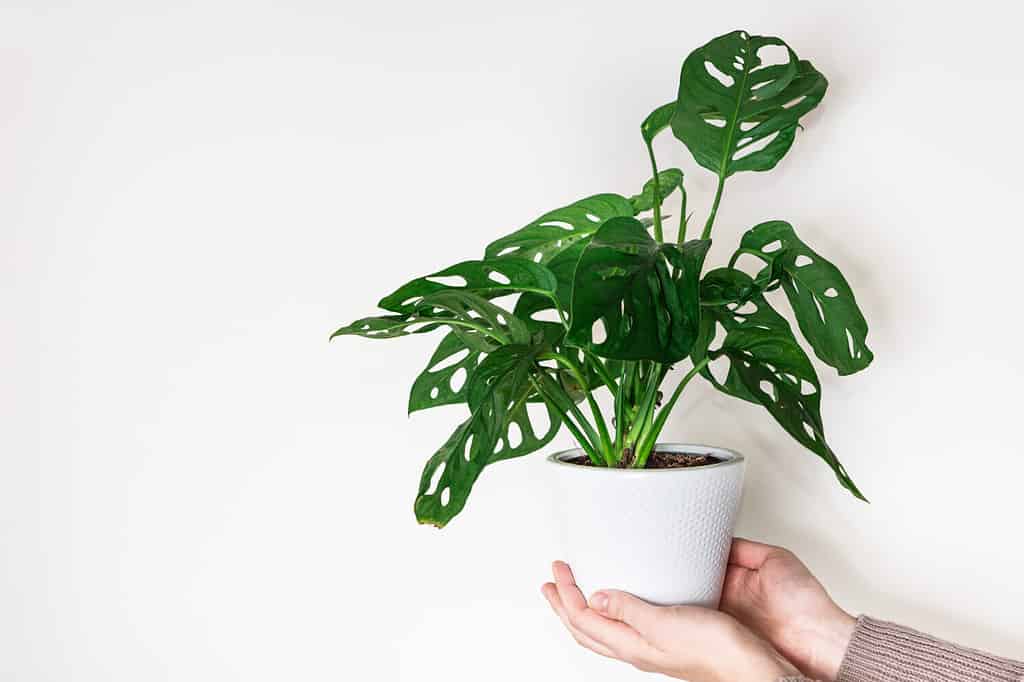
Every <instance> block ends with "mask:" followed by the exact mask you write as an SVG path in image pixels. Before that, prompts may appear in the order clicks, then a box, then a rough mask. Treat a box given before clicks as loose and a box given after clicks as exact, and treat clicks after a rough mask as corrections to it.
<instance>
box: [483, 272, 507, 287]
mask: <svg viewBox="0 0 1024 682" xmlns="http://www.w3.org/2000/svg"><path fill="white" fill-rule="evenodd" d="M487 279H489V280H491V281H492V282H497V283H498V284H511V283H512V280H510V279H509V278H508V277H507V276H505V275H504V274H503V273H501V272H498V271H497V270H491V271H490V272H489V273H487Z"/></svg>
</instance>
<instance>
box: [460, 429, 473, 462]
mask: <svg viewBox="0 0 1024 682" xmlns="http://www.w3.org/2000/svg"><path fill="white" fill-rule="evenodd" d="M462 457H463V459H465V460H466V461H467V462H468V461H470V460H471V459H473V436H472V435H470V437H469V438H467V439H466V449H465V450H464V451H463V453H462Z"/></svg>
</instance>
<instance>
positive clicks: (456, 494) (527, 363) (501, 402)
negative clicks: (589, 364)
mask: <svg viewBox="0 0 1024 682" xmlns="http://www.w3.org/2000/svg"><path fill="white" fill-rule="evenodd" d="M543 348H544V346H542V345H537V344H534V345H525V344H514V345H508V346H502V347H501V348H498V349H497V350H496V351H494V352H493V353H491V354H490V355H488V356H487V358H485V359H484V361H483V362H482V363H480V365H479V367H477V369H476V372H474V374H473V376H472V377H471V379H470V384H469V386H468V389H467V391H468V402H469V407H470V417H469V419H468V420H466V421H465V422H463V423H462V424H461V425H459V427H458V428H457V429H456V430H455V433H453V434H452V435H451V437H450V438H449V439H448V441H447V442H445V444H444V445H442V446H441V448H440V449H439V450H438V451H437V452H436V453H434V455H433V456H432V457H431V458H430V459H429V460H428V461H427V464H426V466H425V467H424V469H423V474H422V476H421V477H420V486H419V492H418V494H417V496H416V502H415V504H414V510H415V512H416V518H417V519H418V520H419V522H420V523H429V524H432V525H435V526H437V527H442V526H444V525H445V524H447V523H448V522H449V521H451V519H452V518H453V517H455V515H456V514H458V513H459V512H460V511H462V508H463V507H464V506H465V505H466V499H467V498H468V497H469V493H470V491H471V490H472V488H473V484H474V483H475V482H476V479H477V478H478V477H479V476H480V472H481V471H483V469H484V467H486V466H487V465H489V464H493V463H494V462H498V461H501V460H503V459H510V458H513V457H521V456H523V455H526V454H529V453H531V452H534V451H536V450H537V449H539V448H541V447H543V446H544V445H546V444H547V443H549V442H550V441H551V439H552V438H554V437H555V434H556V433H557V432H558V429H559V427H560V426H561V421H560V419H559V417H558V414H557V412H555V411H554V410H552V409H550V408H546V409H547V418H548V425H547V427H546V428H544V429H539V428H537V426H536V425H535V424H534V423H533V421H532V420H531V418H530V415H529V413H528V411H527V405H528V403H529V397H530V395H531V394H532V392H533V388H532V385H531V383H530V376H531V373H532V372H533V371H534V366H535V361H536V356H537V353H539V352H540V351H541V350H542V349H543Z"/></svg>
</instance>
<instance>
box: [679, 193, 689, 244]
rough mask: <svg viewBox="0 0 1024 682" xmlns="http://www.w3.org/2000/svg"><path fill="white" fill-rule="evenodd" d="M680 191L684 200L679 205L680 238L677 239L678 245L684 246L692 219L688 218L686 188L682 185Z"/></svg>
mask: <svg viewBox="0 0 1024 682" xmlns="http://www.w3.org/2000/svg"><path fill="white" fill-rule="evenodd" d="M679 191H680V192H681V193H682V195H683V199H682V203H681V204H680V205H679V237H678V238H677V239H676V243H677V244H679V245H680V246H682V245H683V244H684V243H686V227H687V225H686V224H687V223H688V222H689V221H690V219H689V218H688V217H687V216H686V188H685V187H683V186H682V185H680V186H679Z"/></svg>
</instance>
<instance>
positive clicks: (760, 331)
mask: <svg viewBox="0 0 1024 682" xmlns="http://www.w3.org/2000/svg"><path fill="white" fill-rule="evenodd" d="M702 292H705V293H707V294H708V295H709V296H708V299H706V300H705V302H708V300H713V301H714V302H713V303H711V304H710V305H706V306H705V308H704V311H705V316H704V317H703V318H702V322H701V335H700V339H699V340H698V342H697V343H696V344H695V346H694V358H695V360H700V359H703V357H704V356H705V355H707V356H710V357H711V358H712V359H713V360H714V359H717V358H720V357H726V358H728V360H729V370H728V373H727V375H726V378H725V380H724V381H722V382H719V381H718V380H717V379H716V378H715V377H714V375H713V374H712V373H711V372H710V370H708V369H705V370H704V371H702V372H701V374H702V375H703V376H704V377H705V378H706V379H708V380H709V381H710V382H711V383H712V384H713V385H714V386H715V387H716V388H717V389H718V390H720V391H722V392H723V393H726V394H728V395H731V396H734V397H737V398H742V399H743V400H747V401H750V402H753V403H757V404H760V405H762V406H763V407H764V408H765V409H767V410H768V412H769V413H770V414H771V415H772V417H774V418H775V421H777V422H778V423H779V425H780V426H782V428H783V429H785V430H786V432H787V433H789V435H791V436H792V437H793V438H794V439H796V441H797V442H799V443H800V444H801V445H803V446H804V447H806V448H807V449H808V450H810V451H811V452H813V453H815V454H816V455H818V456H819V457H820V458H821V459H822V460H823V461H824V462H825V463H826V464H828V465H829V467H830V468H831V469H832V471H833V472H834V473H835V475H836V478H837V479H838V480H839V483H840V484H841V485H842V486H843V487H844V488H846V489H847V490H849V491H850V492H851V493H853V495H854V496H856V497H857V498H859V499H862V500H863V499H865V498H864V496H863V494H861V492H860V490H858V489H857V486H856V485H855V484H854V482H853V480H852V479H851V478H850V476H849V474H848V473H847V472H846V469H845V468H844V467H843V465H842V463H841V462H840V461H839V458H838V457H836V454H835V453H834V452H833V451H832V448H831V447H830V446H829V445H828V442H827V441H826V440H825V429H824V426H823V424H822V420H821V383H820V382H819V381H818V375H817V373H816V372H815V371H814V367H813V365H811V361H810V360H809V359H808V357H807V354H806V353H804V351H803V349H802V348H801V347H800V344H799V343H798V342H797V340H796V338H795V337H794V336H793V332H792V330H791V329H790V327H789V323H788V322H786V320H785V318H783V317H782V316H781V315H780V314H779V313H778V312H777V311H775V310H774V309H773V308H772V307H771V305H769V303H768V302H767V301H766V300H765V298H764V295H763V294H762V293H761V291H760V290H759V289H758V287H757V286H756V284H755V282H754V280H753V279H751V278H750V276H749V275H747V274H746V273H743V272H741V271H739V270H732V269H729V268H720V269H718V270H712V271H711V272H709V273H708V274H707V275H705V279H704V282H703V283H702ZM732 295H736V296H737V298H735V299H734V300H729V298H730V297H731V296H732ZM716 297H717V298H716ZM716 324H720V325H722V326H723V327H724V328H725V330H726V335H725V340H724V341H723V342H722V345H721V347H719V348H708V345H709V344H710V343H711V341H712V339H713V338H714V336H715V333H714V332H715V325H716Z"/></svg>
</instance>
